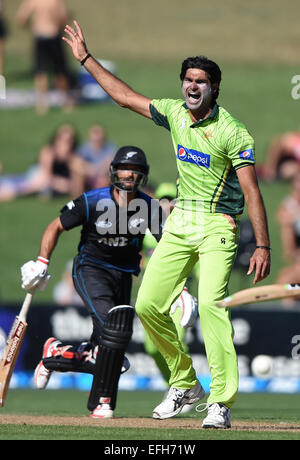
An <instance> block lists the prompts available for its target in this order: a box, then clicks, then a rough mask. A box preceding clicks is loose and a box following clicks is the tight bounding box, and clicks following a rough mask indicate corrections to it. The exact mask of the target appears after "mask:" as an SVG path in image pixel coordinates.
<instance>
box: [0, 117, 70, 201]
mask: <svg viewBox="0 0 300 460" xmlns="http://www.w3.org/2000/svg"><path fill="white" fill-rule="evenodd" d="M76 145H77V137H76V133H75V130H74V128H73V127H72V126H71V125H68V124H66V125H62V126H60V127H59V128H58V130H57V132H56V133H55V135H54V136H53V138H52V140H51V141H50V143H49V144H47V145H46V146H44V147H43V148H42V149H41V151H40V154H39V160H38V164H37V165H34V166H32V167H31V168H29V170H28V171H26V172H25V173H24V174H10V175H2V176H1V175H0V201H9V200H13V199H14V198H17V197H19V196H27V195H33V194H41V195H43V196H45V197H51V196H55V195H71V196H73V194H72V191H73V188H74V180H75V179H74V178H73V172H72V162H73V159H74V156H75V150H76Z"/></svg>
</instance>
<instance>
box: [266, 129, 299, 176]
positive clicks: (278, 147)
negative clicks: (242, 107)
mask: <svg viewBox="0 0 300 460" xmlns="http://www.w3.org/2000/svg"><path fill="white" fill-rule="evenodd" d="M299 172H300V132H297V131H291V132H288V133H286V134H283V135H281V136H278V137H276V138H275V139H273V140H272V142H271V143H270V146H269V149H268V153H267V159H266V163H265V165H264V166H263V167H262V170H261V171H259V170H258V174H259V175H260V176H261V178H262V179H265V180H269V181H272V180H291V179H293V177H294V176H295V175H296V174H297V173H299Z"/></svg>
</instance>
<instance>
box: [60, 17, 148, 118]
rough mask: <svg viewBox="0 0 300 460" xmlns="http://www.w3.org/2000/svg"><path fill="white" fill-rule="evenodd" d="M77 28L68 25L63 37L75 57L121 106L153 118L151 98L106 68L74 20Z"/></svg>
mask: <svg viewBox="0 0 300 460" xmlns="http://www.w3.org/2000/svg"><path fill="white" fill-rule="evenodd" d="M74 26H75V28H73V27H71V26H69V25H66V26H65V29H64V31H65V33H66V34H67V36H68V37H62V39H63V40H64V41H65V42H66V43H68V45H69V46H70V47H71V49H72V52H73V55H74V57H75V58H76V59H77V60H78V61H79V62H80V63H81V64H82V65H84V67H85V68H86V70H87V71H88V72H89V73H90V74H91V75H92V76H93V77H94V78H95V80H96V81H97V82H98V83H99V85H100V86H101V87H102V88H103V89H104V91H105V92H106V93H107V94H109V96H110V97H111V98H112V99H113V100H114V101H115V102H116V103H117V104H119V105H120V106H121V107H125V108H127V109H130V110H132V111H134V112H137V113H139V114H140V115H143V116H144V117H147V118H151V114H150V109H149V104H150V102H151V99H149V98H147V97H145V96H143V95H142V94H139V93H137V92H136V91H134V90H133V89H132V88H130V86H128V85H127V84H126V83H124V82H123V81H122V80H120V79H119V78H117V77H115V76H114V75H113V74H111V73H110V72H109V71H108V70H106V69H105V68H104V67H103V66H102V65H101V64H100V63H99V62H98V61H97V60H96V59H94V58H93V57H92V56H91V54H90V53H89V51H88V48H87V45H86V41H85V38H84V35H83V32H82V29H81V27H80V26H79V24H78V22H77V21H74Z"/></svg>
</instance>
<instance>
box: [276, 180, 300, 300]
mask: <svg viewBox="0 0 300 460" xmlns="http://www.w3.org/2000/svg"><path fill="white" fill-rule="evenodd" d="M292 184H293V185H292V192H291V194H290V195H289V196H287V197H286V198H285V199H284V200H283V202H282V203H281V205H280V207H279V209H278V214H277V218H278V222H279V224H280V230H281V242H282V247H283V257H284V259H285V260H286V261H288V265H287V266H286V267H285V268H283V269H282V270H281V272H280V273H279V275H278V278H277V283H279V284H285V283H300V173H298V174H297V175H296V176H295V177H294V179H293V183H292ZM294 302H295V299H288V301H285V302H284V304H285V305H287V306H289V305H293V304H294Z"/></svg>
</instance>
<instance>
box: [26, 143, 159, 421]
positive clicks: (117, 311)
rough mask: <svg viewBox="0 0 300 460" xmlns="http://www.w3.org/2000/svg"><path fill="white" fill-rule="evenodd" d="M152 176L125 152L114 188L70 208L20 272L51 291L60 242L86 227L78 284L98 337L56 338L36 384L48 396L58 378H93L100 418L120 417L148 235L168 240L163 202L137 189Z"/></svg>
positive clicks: (113, 171) (139, 153)
mask: <svg viewBox="0 0 300 460" xmlns="http://www.w3.org/2000/svg"><path fill="white" fill-rule="evenodd" d="M148 172H149V165H148V163H147V160H146V156H145V153H144V152H143V150H142V149H140V148H139V147H135V146H130V145H129V146H124V147H121V148H120V149H119V150H118V151H117V153H116V155H115V157H114V159H113V161H112V163H111V165H110V177H111V186H110V187H105V188H97V189H95V190H91V191H89V192H86V193H84V194H83V195H81V196H79V197H78V198H76V199H74V200H73V201H70V202H69V203H67V205H66V206H65V207H64V208H63V209H62V211H61V214H60V216H59V217H57V218H56V219H55V220H54V221H52V222H51V223H50V224H49V225H48V227H47V228H46V230H45V232H44V234H43V236H42V240H41V246H40V252H39V257H38V258H37V260H36V261H29V262H27V263H26V264H24V265H23V266H22V268H21V273H22V287H23V288H24V289H27V290H31V289H36V288H38V289H41V290H43V289H45V287H46V285H47V283H48V281H49V277H50V275H49V274H48V265H49V261H50V257H51V255H52V252H53V250H54V248H55V246H56V244H57V241H58V239H59V237H60V235H61V234H62V233H63V232H64V231H69V230H71V229H73V228H75V227H78V226H81V227H82V231H81V239H80V242H79V245H78V253H77V255H76V257H75V259H74V263H73V281H74V286H75V289H76V290H77V292H78V294H79V295H80V297H81V298H82V300H83V302H84V304H85V306H86V308H87V309H88V311H89V313H90V315H91V318H92V323H93V331H92V335H91V337H90V340H89V341H88V342H84V343H82V344H81V345H80V346H79V347H77V346H72V345H70V344H62V343H61V342H60V341H59V340H57V339H56V338H55V337H51V338H49V339H48V340H47V341H46V342H45V344H44V347H43V353H42V359H41V361H40V363H39V364H38V366H37V368H36V370H35V375H34V381H35V386H36V387H37V388H39V389H44V388H46V386H47V384H48V382H49V379H50V377H51V374H52V372H53V371H58V372H68V371H72V372H84V373H90V374H92V375H93V376H94V377H93V383H92V388H91V392H90V396H89V400H88V409H89V410H90V411H91V415H90V416H91V417H92V418H96V419H101V418H112V417H113V414H114V410H115V407H116V399H117V392H118V383H119V378H120V375H121V373H122V372H125V371H126V370H128V368H129V362H128V360H127V358H126V357H125V351H126V348H127V346H128V344H129V341H130V339H131V336H132V324H133V319H134V314H135V310H134V308H133V307H132V306H131V305H130V295H131V286H132V275H138V273H139V270H140V268H139V266H140V259H141V256H140V254H139V252H140V251H141V249H142V243H143V239H144V236H145V232H146V230H147V228H148V229H149V230H150V231H151V233H152V234H153V236H154V237H155V238H156V239H157V240H159V239H160V237H161V230H162V226H163V219H164V217H163V216H164V215H163V212H162V209H161V207H160V205H159V202H158V201H157V200H153V199H152V198H151V197H150V196H148V195H146V194H145V193H143V192H141V191H140V190H139V189H138V188H139V187H142V186H143V185H145V184H146V182H147V177H148Z"/></svg>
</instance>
